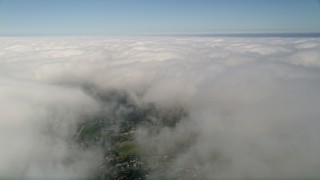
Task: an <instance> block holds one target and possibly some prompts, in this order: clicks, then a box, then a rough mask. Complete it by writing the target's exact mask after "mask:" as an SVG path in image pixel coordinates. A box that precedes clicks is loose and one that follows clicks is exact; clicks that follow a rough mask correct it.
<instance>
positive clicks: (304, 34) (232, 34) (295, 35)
mask: <svg viewBox="0 0 320 180" xmlns="http://www.w3.org/2000/svg"><path fill="white" fill-rule="evenodd" d="M0 37H250V38H255V37H257V38H259V37H265V38H268V37H270V38H273V37H284V38H300V37H301V38H302V37H310V38H313V37H320V31H319V32H226V33H168V34H166V33H162V34H160V33H159V34H156V33H155V34H131V35H129V34H127V35H126V34H121V35H120V34H118V35H116V34H114V35H111V34H50V33H49V34H0Z"/></svg>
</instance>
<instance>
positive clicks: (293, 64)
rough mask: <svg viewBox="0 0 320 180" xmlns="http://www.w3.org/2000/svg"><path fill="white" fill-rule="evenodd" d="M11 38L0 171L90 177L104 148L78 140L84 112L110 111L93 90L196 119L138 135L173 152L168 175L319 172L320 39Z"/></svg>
mask: <svg viewBox="0 0 320 180" xmlns="http://www.w3.org/2000/svg"><path fill="white" fill-rule="evenodd" d="M1 41H2V44H1V45H0V64H1V68H0V98H1V101H0V102H1V103H0V116H1V118H0V119H1V121H0V125H1V126H0V145H1V147H5V148H3V149H1V150H0V155H1V157H2V159H1V163H0V175H4V176H12V175H13V174H16V173H17V172H18V175H19V176H21V177H48V176H49V177H57V176H56V175H57V174H59V175H61V177H67V178H68V177H84V176H85V175H88V174H90V172H91V170H92V169H94V168H96V166H97V164H99V163H95V162H99V161H98V159H99V158H101V154H100V155H99V153H96V152H97V151H99V150H98V149H92V150H83V149H81V148H78V147H77V146H76V144H73V143H70V137H71V136H72V135H70V130H72V129H73V130H74V128H75V126H76V125H77V122H79V119H81V117H83V116H94V114H97V113H100V112H101V109H103V108H106V107H103V108H102V106H101V103H100V102H99V101H98V100H97V99H96V98H94V97H93V96H92V95H90V94H88V93H87V92H85V91H84V90H83V88H84V87H91V88H93V89H95V91H97V92H98V93H105V92H109V91H121V92H126V93H127V94H128V95H129V96H130V98H131V99H133V101H134V103H136V104H137V105H138V106H139V105H141V104H148V103H153V104H155V105H156V106H157V107H158V108H160V109H161V108H162V109H163V108H164V109H165V108H167V109H168V108H169V109H170V108H176V107H181V108H183V109H184V110H185V111H187V112H188V117H185V118H184V119H183V120H182V121H180V122H179V123H178V124H177V125H176V126H175V127H171V128H169V127H158V130H157V131H156V132H153V131H152V130H153V129H152V128H153V127H150V126H141V127H139V131H137V133H136V137H135V138H136V142H137V143H139V144H140V145H141V146H142V147H144V148H145V149H150V150H151V149H152V150H154V152H156V153H158V154H159V155H160V156H171V157H170V158H172V159H171V160H170V163H169V164H168V165H167V168H164V169H161V171H164V173H165V174H168V176H172V177H177V176H180V175H181V169H185V170H186V169H189V170H190V171H191V170H196V171H197V172H198V173H199V174H201V176H203V177H207V178H209V177H243V178H246V177H249V178H254V177H287V178H290V177H318V176H319V175H320V174H319V171H318V169H319V166H320V159H319V158H318V157H319V156H318V153H319V151H320V143H319V140H318V137H319V135H320V134H319V127H320V126H319V125H320V121H319V117H320V113H319V112H320V111H319V107H320V103H319V102H320V96H319V95H318V92H319V90H320V71H319V64H320V55H319V53H318V52H320V51H319V50H320V40H319V39H316V38H315V39H311V38H310V39H303V38H298V39H296V38H268V39H263V38H207V37H201V38H187V37H170V38H167V37H148V38H142V37H137V38H124V37H123V38H83V37H82V38H76V37H73V38H71V37H70V38H69V37H68V38H54V37H51V38H2V39H1ZM107 106H108V105H107ZM106 113H107V112H106ZM161 120H162V119H161V118H159V119H156V121H161ZM48 128H49V129H48ZM49 130H50V132H48V131H49ZM48 154H51V155H50V156H48ZM68 158H71V159H75V160H74V161H73V163H69V164H68V163H67V164H66V163H64V162H65V159H68ZM146 158H147V157H146ZM87 162H90V163H87ZM159 163H160V162H159ZM159 171H160V170H159ZM161 173H163V172H157V171H154V172H151V177H153V176H158V175H159V174H161Z"/></svg>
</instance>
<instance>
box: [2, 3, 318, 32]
mask: <svg viewBox="0 0 320 180" xmlns="http://www.w3.org/2000/svg"><path fill="white" fill-rule="evenodd" d="M319 19H320V1H319V0H161V1H160V0H113V1H112V0H0V34H1V35H144V34H147V35H150V34H203V33H205V34H206V33H274V32H276V33H279V32H280V33H283V32H303V33H305V32H320V20H319Z"/></svg>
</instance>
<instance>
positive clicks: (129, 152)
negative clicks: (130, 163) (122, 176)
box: [113, 141, 139, 158]
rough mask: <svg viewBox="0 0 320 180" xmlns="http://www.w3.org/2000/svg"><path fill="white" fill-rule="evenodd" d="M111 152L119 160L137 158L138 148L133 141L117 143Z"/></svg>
mask: <svg viewBox="0 0 320 180" xmlns="http://www.w3.org/2000/svg"><path fill="white" fill-rule="evenodd" d="M113 151H114V152H116V153H117V154H118V155H119V156H120V157H121V158H127V157H128V156H137V155H138V152H139V147H138V145H137V144H136V143H135V142H133V141H124V142H121V143H117V144H116V145H115V146H114V147H113Z"/></svg>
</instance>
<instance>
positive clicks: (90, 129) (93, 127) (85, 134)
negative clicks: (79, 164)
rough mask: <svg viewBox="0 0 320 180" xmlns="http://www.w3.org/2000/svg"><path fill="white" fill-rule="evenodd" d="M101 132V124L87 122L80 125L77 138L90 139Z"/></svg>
mask: <svg viewBox="0 0 320 180" xmlns="http://www.w3.org/2000/svg"><path fill="white" fill-rule="evenodd" d="M100 132H101V126H99V125H98V124H87V125H84V126H83V127H82V130H81V131H80V135H79V139H80V140H90V139H92V138H94V137H97V136H98V135H99V134H100Z"/></svg>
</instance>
